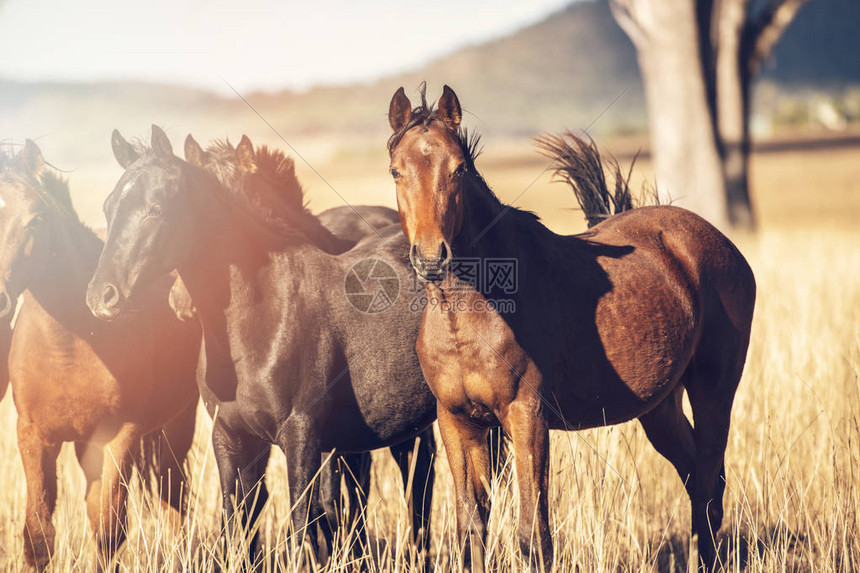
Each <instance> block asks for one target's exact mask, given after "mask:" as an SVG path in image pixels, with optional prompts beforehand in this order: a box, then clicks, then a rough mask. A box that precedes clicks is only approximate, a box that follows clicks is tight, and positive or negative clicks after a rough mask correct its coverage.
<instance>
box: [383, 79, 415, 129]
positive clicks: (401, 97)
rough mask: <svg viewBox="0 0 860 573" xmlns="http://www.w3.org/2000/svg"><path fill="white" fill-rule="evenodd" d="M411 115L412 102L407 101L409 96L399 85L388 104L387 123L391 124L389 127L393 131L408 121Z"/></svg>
mask: <svg viewBox="0 0 860 573" xmlns="http://www.w3.org/2000/svg"><path fill="white" fill-rule="evenodd" d="M411 115H412V102H410V101H409V97H408V96H407V95H406V92H405V91H403V88H402V87H401V88H399V89H398V90H397V91H396V92H394V96H393V97H392V98H391V103H390V104H388V123H389V125H391V129H392V130H394V131H398V130H399V129H401V128H402V127H403V126H404V125H406V122H407V121H409V117H410V116H411Z"/></svg>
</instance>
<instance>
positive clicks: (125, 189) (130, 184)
mask: <svg viewBox="0 0 860 573" xmlns="http://www.w3.org/2000/svg"><path fill="white" fill-rule="evenodd" d="M132 187H134V181H129V182H128V183H126V184H125V185H123V187H122V194H123V195H125V194H126V193H128V192H129V191H131V188H132Z"/></svg>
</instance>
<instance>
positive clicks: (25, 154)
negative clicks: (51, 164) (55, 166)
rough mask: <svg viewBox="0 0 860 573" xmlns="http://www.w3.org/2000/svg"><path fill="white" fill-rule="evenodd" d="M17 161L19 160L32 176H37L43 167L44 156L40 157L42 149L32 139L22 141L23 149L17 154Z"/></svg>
mask: <svg viewBox="0 0 860 573" xmlns="http://www.w3.org/2000/svg"><path fill="white" fill-rule="evenodd" d="M18 161H20V162H21V166H22V167H23V168H24V170H25V171H26V172H27V173H29V174H30V175H33V176H34V177H38V176H39V174H40V173H41V172H42V169H44V168H45V158H44V157H42V151H41V150H40V149H39V146H38V145H36V143H35V142H34V141H33V140H32V139H28V140H27V141H26V142H24V149H22V150H21V153H20V154H19V155H18Z"/></svg>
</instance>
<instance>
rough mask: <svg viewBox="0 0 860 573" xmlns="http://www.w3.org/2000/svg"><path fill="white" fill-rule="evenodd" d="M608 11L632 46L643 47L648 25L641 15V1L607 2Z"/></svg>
mask: <svg viewBox="0 0 860 573" xmlns="http://www.w3.org/2000/svg"><path fill="white" fill-rule="evenodd" d="M609 9H610V10H611V11H612V15H613V16H614V17H615V21H616V22H618V25H619V26H620V27H621V29H622V30H624V32H625V33H626V34H627V36H628V37H629V38H630V41H631V42H633V45H634V46H636V47H637V48H642V47H644V46H645V44H646V43H647V42H648V36H649V31H650V30H649V28H650V25H649V23H648V22H647V21H646V17H645V16H644V15H643V2H642V0H609ZM646 10H647V8H646Z"/></svg>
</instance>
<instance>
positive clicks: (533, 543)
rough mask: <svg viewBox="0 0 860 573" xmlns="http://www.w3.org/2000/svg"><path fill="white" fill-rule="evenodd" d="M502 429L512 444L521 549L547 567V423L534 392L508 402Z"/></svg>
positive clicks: (549, 547) (533, 561) (549, 558)
mask: <svg viewBox="0 0 860 573" xmlns="http://www.w3.org/2000/svg"><path fill="white" fill-rule="evenodd" d="M504 424H505V431H506V432H507V433H508V435H509V436H510V437H511V440H512V441H513V446H514V461H515V463H516V467H517V485H518V486H519V491H520V524H519V532H518V535H519V542H520V550H521V551H522V553H523V555H524V556H525V557H526V558H527V559H528V561H529V566H530V567H534V566H535V565H540V567H541V568H542V569H543V570H545V571H549V570H550V568H551V567H552V536H551V535H550V530H549V506H548V502H547V495H548V492H549V487H548V485H549V479H548V478H549V427H548V425H547V422H546V420H545V419H544V417H543V415H542V413H541V405H540V400H539V398H538V397H537V395H534V394H532V395H530V396H527V397H526V398H518V399H517V400H515V401H514V402H512V403H511V404H510V405H509V406H508V410H507V415H506V416H505V420H504Z"/></svg>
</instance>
